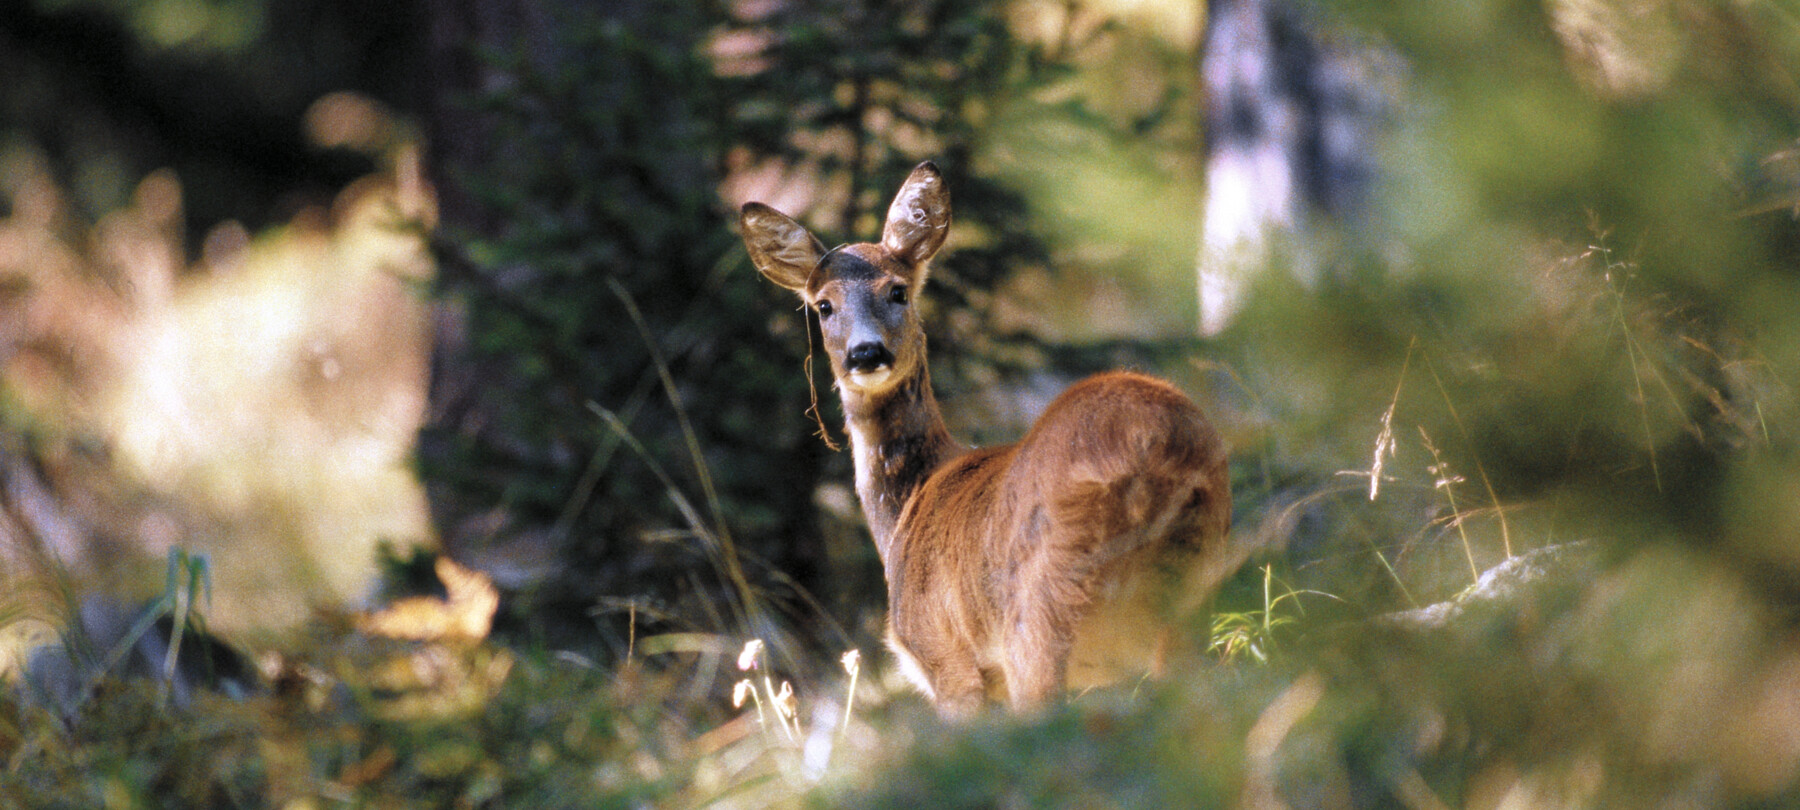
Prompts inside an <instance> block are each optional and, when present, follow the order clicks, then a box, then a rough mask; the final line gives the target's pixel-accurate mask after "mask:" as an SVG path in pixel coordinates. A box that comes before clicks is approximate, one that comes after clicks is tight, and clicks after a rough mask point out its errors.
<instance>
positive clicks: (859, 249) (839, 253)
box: [808, 245, 887, 293]
mask: <svg viewBox="0 0 1800 810" xmlns="http://www.w3.org/2000/svg"><path fill="white" fill-rule="evenodd" d="M865 247H866V246H864V245H850V246H848V247H843V248H839V249H837V250H833V251H831V252H830V253H827V254H825V258H824V260H823V261H821V262H820V263H819V268H818V269H817V270H814V271H813V274H812V279H811V283H810V284H809V285H808V286H809V287H810V288H811V289H810V292H813V293H817V292H818V291H819V288H821V287H823V286H825V283H826V282H828V281H873V280H876V279H879V278H881V277H882V276H885V275H887V273H885V272H884V271H882V269H881V268H880V267H877V266H876V265H875V264H874V263H872V262H870V261H869V260H868V259H865V258H863V256H862V255H861V254H862V253H863V252H864V251H863V248H865Z"/></svg>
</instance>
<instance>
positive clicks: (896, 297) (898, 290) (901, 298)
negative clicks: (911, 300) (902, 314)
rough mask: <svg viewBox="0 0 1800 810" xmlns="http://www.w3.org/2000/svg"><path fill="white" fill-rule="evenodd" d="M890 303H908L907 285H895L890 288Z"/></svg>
mask: <svg viewBox="0 0 1800 810" xmlns="http://www.w3.org/2000/svg"><path fill="white" fill-rule="evenodd" d="M888 301H890V302H892V303H895V304H904V303H906V285H904V284H895V285H894V286H892V287H889V288H888Z"/></svg>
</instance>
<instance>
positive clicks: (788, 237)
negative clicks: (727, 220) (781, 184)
mask: <svg viewBox="0 0 1800 810" xmlns="http://www.w3.org/2000/svg"><path fill="white" fill-rule="evenodd" d="M738 226H739V227H740V228H741V229H742V230H743V232H744V247H745V248H747V249H748V250H749V251H750V261H751V263H753V264H755V265H756V269H757V270H758V271H759V272H761V273H762V274H763V277H764V278H767V279H768V280H770V281H773V282H775V283H776V284H779V285H781V286H783V287H786V288H788V289H790V290H793V291H794V292H797V293H800V294H801V295H805V294H806V281H807V279H808V278H810V277H811V276H812V272H813V268H815V267H817V266H818V264H819V258H820V257H822V256H824V255H825V246H824V245H822V244H820V243H819V240H818V238H816V237H814V236H813V235H812V234H811V233H810V232H808V231H807V230H806V228H805V227H804V226H802V225H801V224H800V223H798V222H795V221H794V220H793V219H791V218H790V217H788V215H786V214H783V213H781V212H780V211H777V210H775V209H773V208H770V207H769V206H766V205H763V204H762V203H759V202H753V203H744V209H743V212H742V213H740V214H739V215H738Z"/></svg>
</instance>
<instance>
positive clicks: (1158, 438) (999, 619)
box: [740, 162, 1236, 716]
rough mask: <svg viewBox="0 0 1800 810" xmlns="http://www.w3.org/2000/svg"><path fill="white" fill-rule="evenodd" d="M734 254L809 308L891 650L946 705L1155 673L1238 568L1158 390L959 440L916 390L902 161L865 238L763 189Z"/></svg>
mask: <svg viewBox="0 0 1800 810" xmlns="http://www.w3.org/2000/svg"><path fill="white" fill-rule="evenodd" d="M740 225H741V226H742V229H743V235H744V243H745V245H746V246H747V247H748V248H749V253H750V258H751V261H752V262H754V263H755V265H756V268H757V269H758V270H759V271H761V272H762V274H763V275H764V276H765V277H767V278H768V279H769V280H770V281H773V282H775V283H776V284H778V285H781V286H782V287H785V288H787V289H790V290H793V291H794V292H796V293H799V295H800V298H801V299H802V300H803V301H805V302H806V304H807V306H810V307H812V308H813V309H814V310H815V311H817V313H818V316H819V323H820V327H821V331H822V333H823V334H824V338H825V349H826V352H827V353H828V354H829V355H830V358H831V372H832V375H833V376H834V377H835V378H836V379H837V389H838V393H839V396H841V397H842V399H843V405H844V411H845V413H846V414H847V416H848V422H849V434H850V437H851V441H852V446H853V450H854V456H855V461H856V491H857V495H858V496H859V497H860V498H861V500H862V506H863V512H864V514H865V515H866V516H867V518H868V521H869V529H870V532H871V533H872V534H873V535H874V537H875V546H876V549H877V550H878V551H879V552H880V555H881V561H882V566H883V568H884V570H885V572H886V575H887V583H888V633H887V635H888V645H889V646H890V647H891V648H893V650H894V653H895V654H896V656H897V657H898V659H899V661H900V665H901V667H902V669H903V670H904V671H905V672H906V674H907V676H908V677H909V678H910V679H911V680H912V681H913V682H915V683H916V684H917V685H918V686H919V687H920V688H921V689H922V690H923V691H924V692H925V694H926V695H927V696H929V697H930V698H931V700H932V702H933V703H934V704H935V705H936V707H937V708H938V710H939V711H940V712H941V713H943V714H945V715H949V716H963V715H968V714H971V713H973V712H975V711H977V710H978V709H979V708H980V707H981V706H982V705H983V703H984V701H985V700H986V699H987V698H988V697H994V698H996V699H1004V700H1005V701H1006V702H1007V703H1008V704H1009V705H1010V706H1011V707H1012V708H1014V709H1016V710H1017V709H1030V708H1034V707H1039V706H1042V705H1044V704H1045V703H1046V702H1047V701H1049V700H1051V699H1053V698H1056V697H1060V696H1061V695H1062V694H1063V692H1064V691H1065V690H1066V689H1067V688H1069V686H1071V685H1075V686H1082V685H1087V684H1094V683H1102V682H1105V681H1109V680H1116V679H1117V678H1119V677H1121V676H1125V675H1128V674H1134V673H1135V674H1140V675H1141V674H1144V673H1146V672H1149V671H1152V670H1156V669H1160V666H1161V660H1162V658H1163V656H1165V655H1166V654H1167V649H1166V645H1167V643H1168V641H1169V638H1170V633H1171V632H1173V628H1174V627H1175V625H1174V624H1172V622H1171V619H1172V618H1178V617H1180V616H1181V614H1183V613H1186V614H1189V615H1191V614H1192V613H1193V611H1194V609H1195V608H1197V607H1198V606H1200V605H1201V604H1203V602H1204V600H1205V599H1206V598H1207V597H1208V596H1210V593H1209V592H1210V590H1211V589H1212V588H1213V587H1214V586H1216V585H1217V583H1218V582H1219V581H1220V580H1222V579H1223V578H1224V576H1225V575H1227V574H1229V573H1230V571H1229V570H1224V571H1221V570H1219V569H1221V568H1227V567H1230V568H1235V567H1236V566H1235V565H1232V564H1229V563H1227V562H1225V561H1224V543H1225V532H1226V530H1227V528H1228V527H1229V526H1230V523H1231V490H1230V481H1229V479H1228V477H1227V471H1226V451H1225V446H1224V442H1223V441H1222V440H1221V439H1220V438H1219V436H1218V434H1217V433H1216V432H1214V430H1213V428H1212V426H1211V425H1210V424H1209V423H1208V422H1207V420H1206V417H1205V416H1204V415H1203V414H1202V413H1201V412H1200V409H1199V408H1198V407H1196V406H1195V405H1194V403H1193V402H1192V401H1190V400H1189V399H1188V398H1187V397H1186V396H1185V395H1183V394H1182V393H1181V392H1180V391H1178V390H1176V389H1175V387H1174V386H1171V385H1169V384H1168V383H1166V382H1163V381H1161V380H1157V379H1155V378H1152V377H1146V376H1143V375H1140V374H1133V373H1127V372H1110V373H1105V374H1099V375H1096V376H1093V377H1089V378H1087V379H1086V380H1083V381H1081V382H1079V383H1077V384H1075V385H1074V386H1072V387H1071V388H1069V390H1068V391H1066V392H1064V393H1063V394H1062V395H1061V396H1060V397H1058V398H1057V399H1056V400H1055V401H1054V402H1052V403H1051V404H1050V406H1049V408H1048V409H1047V410H1045V411H1044V413H1043V415H1042V416H1041V417H1039V418H1038V420H1037V424H1036V425H1034V426H1033V427H1032V428H1031V430H1030V432H1028V433H1027V434H1026V435H1025V438H1024V439H1023V440H1021V441H1020V442H1019V443H1018V444H1014V445H1010V446H1006V447H991V448H983V449H970V448H968V447H964V446H963V445H961V444H959V443H957V441H956V440H955V439H953V438H951V436H950V433H949V431H948V430H947V429H946V428H945V427H944V420H943V416H942V415H941V414H940V413H939V411H938V405H937V400H936V399H935V398H934V397H933V396H932V392H931V377H930V373H929V371H928V370H927V369H926V366H925V333H924V328H923V326H922V324H921V321H920V319H919V314H918V311H917V309H916V308H915V307H914V306H913V302H914V301H915V300H916V299H917V297H918V294H919V290H920V288H921V287H922V286H923V285H924V283H925V276H926V265H927V263H928V262H929V261H930V259H931V257H932V255H933V254H935V253H936V252H937V250H938V248H939V247H941V246H942V245H943V244H944V237H945V235H946V234H947V233H948V230H949V225H950V198H949V193H948V192H947V191H946V190H945V188H944V181H943V177H942V176H941V175H940V174H939V173H938V169H937V167H936V166H935V165H933V164H931V163H929V162H927V163H921V164H919V166H918V168H916V169H914V170H913V172H912V174H911V175H910V176H908V177H907V179H906V183H905V185H903V186H902V187H901V188H900V192H899V194H898V195H897V196H895V198H894V202H893V205H892V206H891V207H890V208H889V209H888V215H887V224H886V226H885V228H884V229H883V231H882V234H881V241H880V242H878V243H864V244H855V245H846V246H843V247H839V248H836V249H833V250H826V249H825V248H824V245H822V244H821V243H820V242H819V240H818V239H816V238H814V237H813V235H812V234H811V233H809V232H807V230H806V229H805V228H804V227H802V226H801V225H800V224H799V223H796V222H795V221H794V220H792V219H790V218H788V217H787V216H786V215H784V214H782V213H781V212H779V211H776V210H775V209H773V208H770V207H769V206H766V205H763V204H762V203H755V202H753V203H748V204H746V205H745V206H744V208H743V212H742V216H741V218H740Z"/></svg>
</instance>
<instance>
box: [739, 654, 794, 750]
mask: <svg viewBox="0 0 1800 810" xmlns="http://www.w3.org/2000/svg"><path fill="white" fill-rule="evenodd" d="M762 651H763V642H762V639H758V638H753V639H751V640H749V641H748V642H746V643H745V644H744V649H743V650H742V651H741V652H739V653H738V660H737V665H738V669H739V670H740V671H743V672H749V671H751V670H753V669H754V670H758V671H760V672H761V673H762V692H758V691H757V689H756V681H755V679H754V678H745V679H743V680H741V681H738V682H737V684H736V685H734V686H733V687H732V689H731V707H732V708H734V709H736V708H742V707H743V705H744V695H745V694H748V695H749V696H750V699H751V700H753V701H755V702H756V722H757V723H758V724H760V725H762V726H763V727H764V728H767V727H768V715H767V714H766V713H765V712H764V711H763V701H764V700H765V699H766V700H767V701H768V704H769V708H770V709H771V710H773V711H774V712H775V724H776V725H778V726H780V727H781V733H782V735H783V736H785V737H787V741H788V742H790V743H796V744H797V743H799V741H800V739H801V733H800V712H799V701H798V700H797V699H796V698H795V697H794V685H793V684H791V683H789V682H787V681H782V682H781V691H780V692H777V691H775V682H774V681H773V680H772V679H770V677H769V669H768V667H765V666H763V665H762Z"/></svg>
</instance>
